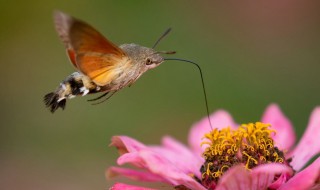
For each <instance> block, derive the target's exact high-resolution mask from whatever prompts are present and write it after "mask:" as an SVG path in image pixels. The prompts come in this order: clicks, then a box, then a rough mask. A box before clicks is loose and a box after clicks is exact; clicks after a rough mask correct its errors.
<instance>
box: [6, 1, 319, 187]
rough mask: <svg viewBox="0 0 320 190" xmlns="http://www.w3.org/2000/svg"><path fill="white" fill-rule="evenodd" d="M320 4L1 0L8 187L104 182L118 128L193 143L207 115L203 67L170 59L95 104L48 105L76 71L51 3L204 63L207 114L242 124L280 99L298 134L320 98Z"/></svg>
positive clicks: (149, 139)
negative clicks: (192, 133) (222, 113)
mask: <svg viewBox="0 0 320 190" xmlns="http://www.w3.org/2000/svg"><path fill="white" fill-rule="evenodd" d="M319 5H320V4H319V1H298V0H294V1H291V0H290V1H289V0H284V1H265V2H262V3H252V2H249V1H248V2H247V1H241V2H240V1H237V2H230V1H228V2H225V1H223V2H222V1H221V2H214V1H182V0H179V1H139V0H137V1H115V0H114V1H106V0H100V1H89V0H83V1H75V0H72V1H62V0H58V1H36V0H31V1H5V0H1V1H0V15H1V17H0V21H1V28H0V29H1V30H0V47H1V51H0V62H1V65H2V68H1V71H0V72H1V73H0V74H1V75H0V76H1V83H0V87H1V93H0V101H1V114H0V117H1V133H0V134H1V138H0V141H1V142H0V143H1V144H0V151H1V152H0V154H1V155H0V161H1V162H0V189H6V190H7V189H8V190H9V189H10V190H11V189H24V190H36V189H39V190H40V189H46V190H51V189H52V190H53V189H59V190H73V189H74V190H85V189H107V188H108V187H109V186H110V185H111V184H113V183H114V182H115V181H119V180H122V179H121V178H120V179H117V180H111V181H107V180H106V179H105V174H104V172H105V169H106V168H107V167H109V166H111V165H115V160H116V158H117V151H116V150H115V149H114V148H108V144H109V143H110V138H111V137H112V136H113V135H119V134H124V135H128V136H132V137H134V138H137V139H139V140H141V141H142V142H145V143H149V144H157V143H159V142H160V138H161V137H162V136H163V135H166V134H170V135H172V136H174V137H175V138H177V139H179V140H181V141H182V142H184V143H186V139H187V138H186V137H187V134H188V130H189V128H190V126H191V125H192V124H193V123H194V122H196V121H198V120H199V119H201V118H202V117H204V116H205V107H204V99H203V94H202V88H201V83H200V78H199V73H198V71H197V70H196V68H195V67H194V66H192V65H190V64H188V63H179V62H165V63H163V65H161V66H160V67H158V68H156V69H154V70H152V71H149V72H147V73H146V74H144V75H143V76H142V77H141V78H140V79H139V80H138V81H137V82H136V84H134V85H133V86H132V87H131V88H126V89H124V90H122V91H121V92H119V93H117V94H116V95H115V96H114V97H112V98H111V99H110V100H109V101H108V102H106V103H104V104H100V105H98V106H92V105H90V103H88V102H87V101H86V100H87V99H88V98H92V97H95V96H91V97H84V98H76V99H73V100H71V101H69V102H68V105H67V109H66V110H65V111H61V110H58V111H57V112H56V113H55V114H51V113H50V112H49V111H48V110H47V109H46V108H45V106H44V104H43V102H42V99H43V96H44V94H46V93H48V92H50V91H52V90H54V89H55V88H56V87H57V85H58V84H59V83H60V81H61V80H63V79H64V78H65V77H66V76H67V75H69V74H70V73H72V72H73V71H74V68H73V67H72V66H71V64H69V63H68V58H67V56H66V54H65V50H64V46H63V45H62V43H61V41H60V40H59V38H58V36H57V34H56V32H55V30H54V26H53V21H52V12H53V10H55V9H59V10H62V11H65V12H67V13H69V14H71V15H73V16H75V17H77V18H80V19H82V20H85V21H87V22H88V23H90V24H91V25H93V26H94V27H95V28H97V29H98V30H99V31H101V33H103V34H104V35H106V37H107V38H108V39H110V40H111V41H113V42H114V43H116V44H122V43H132V42H133V43H137V44H140V45H144V46H149V47H150V46H152V45H153V43H154V42H155V41H156V39H157V38H158V37H159V36H160V35H161V34H162V33H163V32H164V31H165V29H167V28H168V27H172V28H173V31H172V33H170V35H169V36H167V37H166V38H165V39H164V40H163V41H162V42H161V43H160V45H159V46H158V47H157V50H176V51H177V52H178V53H177V54H176V55H173V56H170V57H179V58H184V59H189V60H193V61H196V62H197V63H199V64H200V65H201V67H202V69H203V72H204V77H205V82H206V87H207V94H208V99H209V107H210V111H211V112H212V111H214V110H217V109H221V108H222V109H226V110H228V111H229V112H230V113H231V114H232V115H233V116H234V118H235V120H236V121H237V122H238V123H244V122H250V121H257V120H259V119H260V117H261V115H262V113H263V110H264V109H265V108H266V106H267V105H268V104H270V103H272V102H275V103H278V104H279V105H280V106H281V108H282V109H283V111H284V112H285V114H286V115H287V116H288V117H289V118H290V119H291V121H292V123H293V124H294V126H295V129H296V131H297V134H298V136H299V137H300V136H301V134H302V132H303V131H304V129H305V126H306V125H307V123H308V119H309V114H310V112H311V111H312V109H313V108H314V107H315V106H317V105H319V104H320V87H319V82H320V76H319V72H320V54H319V50H320V35H319V34H320V15H319V12H320V6H319Z"/></svg>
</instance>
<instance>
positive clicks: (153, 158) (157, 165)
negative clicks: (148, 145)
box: [140, 151, 205, 190]
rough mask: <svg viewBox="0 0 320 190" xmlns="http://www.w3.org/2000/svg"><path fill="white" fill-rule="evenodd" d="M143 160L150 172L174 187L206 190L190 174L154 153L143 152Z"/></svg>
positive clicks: (141, 153)
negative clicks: (181, 186)
mask: <svg viewBox="0 0 320 190" xmlns="http://www.w3.org/2000/svg"><path fill="white" fill-rule="evenodd" d="M140 155H141V158H142V159H143V160H144V161H145V164H146V166H147V168H148V169H149V171H150V172H152V173H153V174H155V175H158V176H161V177H162V178H164V179H166V180H167V181H169V182H170V183H171V184H172V185H173V186H177V185H184V186H186V187H188V188H190V189H197V190H205V188H204V187H203V186H202V185H201V184H199V183H198V182H197V181H196V180H194V179H193V178H192V177H191V176H190V175H189V174H186V173H184V172H183V171H181V170H180V169H179V168H177V167H175V165H174V164H173V163H171V162H170V161H169V160H167V159H165V158H164V157H162V156H161V155H158V154H155V153H154V152H152V151H141V152H140Z"/></svg>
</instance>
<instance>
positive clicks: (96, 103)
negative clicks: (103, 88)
mask: <svg viewBox="0 0 320 190" xmlns="http://www.w3.org/2000/svg"><path fill="white" fill-rule="evenodd" d="M116 92H117V91H113V92H112V93H111V94H109V96H108V97H106V98H105V99H104V100H101V101H100V102H95V103H92V104H91V105H98V104H101V103H103V102H105V101H107V100H108V99H109V98H111V96H113V95H114V94H115V93H116ZM107 94H108V93H105V94H103V96H101V97H98V99H100V98H102V97H104V96H106V95H107ZM95 99H97V98H95ZM98 99H97V100H98Z"/></svg>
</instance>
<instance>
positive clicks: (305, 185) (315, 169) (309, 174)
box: [279, 158, 320, 190]
mask: <svg viewBox="0 0 320 190" xmlns="http://www.w3.org/2000/svg"><path fill="white" fill-rule="evenodd" d="M319 179H320V158H318V159H316V160H315V161H314V162H313V163H312V164H311V165H310V166H308V167H307V168H306V169H304V170H302V171H301V172H299V173H297V174H296V175H295V176H293V177H292V178H291V179H290V180H289V181H288V182H287V183H286V184H284V185H283V186H281V188H280V189H279V190H286V189H294V190H308V189H311V188H312V187H314V186H316V184H315V182H316V181H317V180H319Z"/></svg>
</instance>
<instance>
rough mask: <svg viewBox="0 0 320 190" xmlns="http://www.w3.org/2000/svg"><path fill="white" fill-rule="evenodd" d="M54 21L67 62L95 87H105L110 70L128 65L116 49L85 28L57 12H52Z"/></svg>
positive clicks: (94, 32)
mask: <svg viewBox="0 0 320 190" xmlns="http://www.w3.org/2000/svg"><path fill="white" fill-rule="evenodd" d="M54 21H55V26H56V30H57V32H58V34H59V36H60V38H61V40H62V41H63V43H64V44H65V46H66V49H67V53H68V55H69V58H70V60H71V62H72V63H73V65H74V66H76V67H77V68H78V69H79V70H80V71H81V72H82V73H83V74H85V75H87V76H88V77H89V78H91V79H92V80H93V81H94V82H95V83H96V84H98V85H100V86H103V85H106V84H108V82H110V80H111V79H112V77H113V75H114V73H113V72H114V71H113V70H114V68H116V66H117V65H118V64H122V63H124V62H127V61H129V59H128V57H127V55H126V54H125V53H124V52H123V51H122V50H121V49H120V48H118V47H117V46H116V45H114V44H113V43H112V42H110V41H109V40H107V39H106V38H105V37H103V36H102V35H101V34H100V33H99V32H98V31H96V30H95V29H94V28H93V27H92V26H90V25H89V24H87V23H85V22H83V21H80V20H78V19H75V18H73V17H71V16H69V15H67V14H65V13H63V12H60V11H56V12H54Z"/></svg>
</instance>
